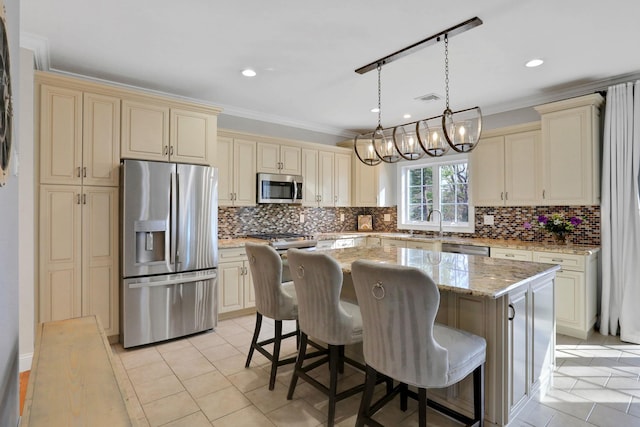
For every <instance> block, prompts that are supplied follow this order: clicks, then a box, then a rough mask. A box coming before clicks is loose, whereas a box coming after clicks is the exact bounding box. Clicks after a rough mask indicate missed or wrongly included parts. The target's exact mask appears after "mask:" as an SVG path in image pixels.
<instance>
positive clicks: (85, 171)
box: [82, 166, 87, 178]
mask: <svg viewBox="0 0 640 427" xmlns="http://www.w3.org/2000/svg"><path fill="white" fill-rule="evenodd" d="M82 177H83V178H86V177H87V167H86V166H85V167H83V168H82Z"/></svg>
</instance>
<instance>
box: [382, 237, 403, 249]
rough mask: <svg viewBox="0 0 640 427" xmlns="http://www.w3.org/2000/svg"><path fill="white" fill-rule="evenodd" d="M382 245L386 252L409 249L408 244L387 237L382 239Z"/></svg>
mask: <svg viewBox="0 0 640 427" xmlns="http://www.w3.org/2000/svg"><path fill="white" fill-rule="evenodd" d="M380 245H381V246H382V247H383V248H384V249H386V250H390V249H395V248H406V247H407V243H406V242H405V241H404V240H396V239H387V238H385V237H383V238H382V239H380Z"/></svg>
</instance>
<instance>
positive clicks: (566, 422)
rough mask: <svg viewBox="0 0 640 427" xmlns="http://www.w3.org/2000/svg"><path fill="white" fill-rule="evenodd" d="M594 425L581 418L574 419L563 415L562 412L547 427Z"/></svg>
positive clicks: (583, 426)
mask: <svg viewBox="0 0 640 427" xmlns="http://www.w3.org/2000/svg"><path fill="white" fill-rule="evenodd" d="M592 426H593V424H591V423H588V422H586V421H584V420H581V419H580V418H576V417H572V416H571V415H567V414H563V413H561V412H559V413H557V414H555V415H554V416H553V418H551V421H549V424H547V425H546V427H592Z"/></svg>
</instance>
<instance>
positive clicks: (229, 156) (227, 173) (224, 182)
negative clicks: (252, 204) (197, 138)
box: [216, 136, 235, 206]
mask: <svg viewBox="0 0 640 427" xmlns="http://www.w3.org/2000/svg"><path fill="white" fill-rule="evenodd" d="M217 153H218V154H217V156H216V163H217V166H218V205H219V206H233V192H234V190H233V173H234V171H235V169H234V166H233V139H231V138H226V137H222V136H221V137H219V138H218V150H217Z"/></svg>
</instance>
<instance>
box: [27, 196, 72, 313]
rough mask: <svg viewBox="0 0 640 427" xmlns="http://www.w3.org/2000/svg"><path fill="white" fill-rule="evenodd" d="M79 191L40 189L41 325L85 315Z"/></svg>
mask: <svg viewBox="0 0 640 427" xmlns="http://www.w3.org/2000/svg"><path fill="white" fill-rule="evenodd" d="M80 188H81V187H79V186H69V185H65V186H62V185H43V186H41V187H40V236H39V247H40V287H39V296H40V316H39V317H40V318H39V319H37V320H38V321H39V322H47V321H50V320H63V319H70V318H73V317H79V316H80V315H81V314H82V306H81V301H82V300H81V298H82V291H81V285H80V283H81V279H82V278H81V268H82V261H81V252H80V251H81V248H80V244H81V237H80V236H81V232H82V219H81V212H82V208H81V205H80V200H81V195H80Z"/></svg>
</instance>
